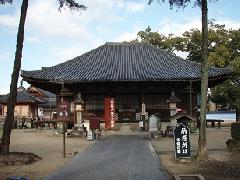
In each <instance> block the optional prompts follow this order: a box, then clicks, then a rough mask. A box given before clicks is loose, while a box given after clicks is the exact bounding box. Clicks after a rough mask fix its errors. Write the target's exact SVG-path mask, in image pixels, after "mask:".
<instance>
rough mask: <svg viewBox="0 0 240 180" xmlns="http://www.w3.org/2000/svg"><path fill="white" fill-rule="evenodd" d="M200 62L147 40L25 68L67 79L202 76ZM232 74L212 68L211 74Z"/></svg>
mask: <svg viewBox="0 0 240 180" xmlns="http://www.w3.org/2000/svg"><path fill="white" fill-rule="evenodd" d="M200 73H201V66H200V64H198V63H195V62H191V61H187V60H184V59H182V58H180V57H178V56H175V55H174V54H171V53H168V52H166V51H164V50H161V49H158V48H155V47H154V46H152V45H150V44H147V43H106V44H104V45H102V46H100V47H98V48H96V49H94V50H92V51H90V52H87V53H85V54H83V55H82V56H78V57H76V58H74V59H72V60H69V61H66V62H64V63H61V64H58V65H56V66H52V67H48V68H44V69H43V70H36V71H22V73H21V76H22V77H23V79H25V80H27V79H35V80H36V79H37V80H50V81H56V80H59V81H67V82H92V81H162V80H190V79H200ZM229 74H231V71H230V70H229V69H221V68H214V67H212V68H209V77H218V76H225V75H229Z"/></svg>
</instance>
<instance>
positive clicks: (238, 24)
mask: <svg viewBox="0 0 240 180" xmlns="http://www.w3.org/2000/svg"><path fill="white" fill-rule="evenodd" d="M215 23H217V24H225V27H226V28H227V29H238V28H240V21H233V20H231V19H227V18H219V19H218V20H216V22H215Z"/></svg>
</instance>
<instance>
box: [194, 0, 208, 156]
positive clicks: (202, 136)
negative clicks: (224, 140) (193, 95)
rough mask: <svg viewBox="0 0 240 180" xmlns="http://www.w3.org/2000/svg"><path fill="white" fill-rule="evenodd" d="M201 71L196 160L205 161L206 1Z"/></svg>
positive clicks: (206, 154)
mask: <svg viewBox="0 0 240 180" xmlns="http://www.w3.org/2000/svg"><path fill="white" fill-rule="evenodd" d="M201 3H202V6H201V7H202V69H201V71H202V72H201V73H202V75H201V111H200V122H201V126H200V131H199V140H198V154H197V160H202V159H207V158H208V153H207V138H206V107H207V89H208V58H207V56H208V17H207V14H208V8H207V0H202V2H201Z"/></svg>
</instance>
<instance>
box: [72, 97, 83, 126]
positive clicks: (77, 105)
mask: <svg viewBox="0 0 240 180" xmlns="http://www.w3.org/2000/svg"><path fill="white" fill-rule="evenodd" d="M74 102H75V112H76V120H75V122H76V124H78V125H80V124H82V123H83V122H82V121H83V119H82V112H83V104H84V102H83V100H82V97H81V93H78V95H77V99H76V100H75V101H74Z"/></svg>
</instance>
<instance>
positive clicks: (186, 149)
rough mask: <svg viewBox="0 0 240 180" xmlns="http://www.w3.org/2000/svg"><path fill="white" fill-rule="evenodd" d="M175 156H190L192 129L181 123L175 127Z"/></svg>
mask: <svg viewBox="0 0 240 180" xmlns="http://www.w3.org/2000/svg"><path fill="white" fill-rule="evenodd" d="M174 145H175V158H190V157H191V149H190V130H189V128H188V127H187V126H184V125H183V124H182V123H180V125H179V126H177V127H176V128H175V129H174Z"/></svg>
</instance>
